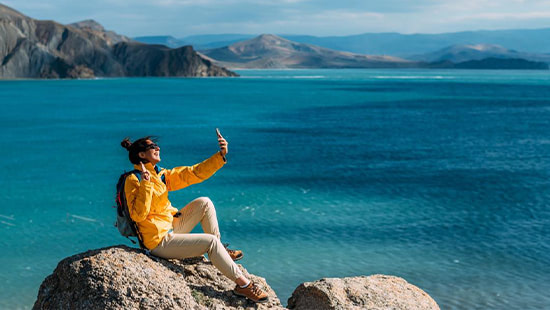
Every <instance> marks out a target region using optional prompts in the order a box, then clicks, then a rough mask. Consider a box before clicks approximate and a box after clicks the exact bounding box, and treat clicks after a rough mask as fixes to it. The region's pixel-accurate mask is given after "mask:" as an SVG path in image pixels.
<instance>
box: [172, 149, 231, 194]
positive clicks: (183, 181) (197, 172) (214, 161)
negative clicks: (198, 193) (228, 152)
mask: <svg viewBox="0 0 550 310" xmlns="http://www.w3.org/2000/svg"><path fill="white" fill-rule="evenodd" d="M224 164H225V158H224V157H223V156H222V155H221V154H220V153H219V152H218V153H216V154H214V155H212V157H210V158H208V159H207V160H205V161H203V162H201V163H198V164H196V165H193V166H183V167H176V168H173V169H166V172H165V174H164V177H165V178H166V188H167V189H168V190H169V191H176V190H178V189H182V188H184V187H187V186H189V185H192V184H196V183H200V182H202V181H204V180H206V179H208V178H209V177H211V176H212V175H214V173H216V171H218V170H219V169H220V168H221V167H223V165H224Z"/></svg>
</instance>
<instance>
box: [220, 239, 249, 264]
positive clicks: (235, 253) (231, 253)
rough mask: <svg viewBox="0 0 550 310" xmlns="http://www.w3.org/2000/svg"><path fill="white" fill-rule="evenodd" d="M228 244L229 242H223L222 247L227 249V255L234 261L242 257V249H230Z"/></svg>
mask: <svg viewBox="0 0 550 310" xmlns="http://www.w3.org/2000/svg"><path fill="white" fill-rule="evenodd" d="M228 246H229V243H224V244H223V247H224V248H225V250H226V251H227V253H228V254H229V256H230V257H231V259H232V260H233V261H234V262H236V261H238V260H240V259H241V258H243V256H244V254H243V251H241V250H230V249H229V248H228Z"/></svg>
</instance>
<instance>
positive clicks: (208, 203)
mask: <svg viewBox="0 0 550 310" xmlns="http://www.w3.org/2000/svg"><path fill="white" fill-rule="evenodd" d="M197 200H198V201H200V205H201V207H202V208H203V210H204V211H205V212H208V211H215V210H216V209H215V208H214V203H213V202H212V200H210V198H208V197H199V198H197Z"/></svg>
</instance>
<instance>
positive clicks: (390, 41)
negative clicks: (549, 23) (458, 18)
mask: <svg viewBox="0 0 550 310" xmlns="http://www.w3.org/2000/svg"><path fill="white" fill-rule="evenodd" d="M283 36H284V37H285V38H287V39H289V40H293V41H297V42H302V43H308V44H315V45H319V46H323V47H326V48H331V49H335V50H341V51H349V52H353V53H360V54H383V55H393V56H399V57H405V58H406V57H408V56H410V55H418V54H424V53H429V52H432V51H435V50H439V49H442V48H445V47H448V46H452V45H457V44H469V45H477V44H491V45H500V46H504V47H506V48H508V49H513V50H521V51H525V52H529V53H548V52H550V40H548V38H549V37H550V28H547V29H512V30H480V31H462V32H453V33H440V34H400V33H365V34H360V35H352V36H339V37H337V36H333V37H314V36H295V35H283Z"/></svg>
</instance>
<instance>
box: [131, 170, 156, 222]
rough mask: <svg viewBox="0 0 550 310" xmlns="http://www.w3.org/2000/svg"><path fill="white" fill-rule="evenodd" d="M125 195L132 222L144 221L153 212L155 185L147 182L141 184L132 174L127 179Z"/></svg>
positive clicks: (142, 181) (143, 181)
mask: <svg viewBox="0 0 550 310" xmlns="http://www.w3.org/2000/svg"><path fill="white" fill-rule="evenodd" d="M124 193H125V194H126V202H127V203H128V209H129V211H130V217H131V218H132V220H134V222H136V223H139V222H142V221H144V220H145V219H146V218H147V216H148V215H149V211H151V200H152V199H153V183H152V182H150V181H146V180H141V182H140V181H139V180H138V178H137V177H136V176H135V175H133V174H131V175H129V176H128V177H127V178H126V182H125V184H124Z"/></svg>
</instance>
